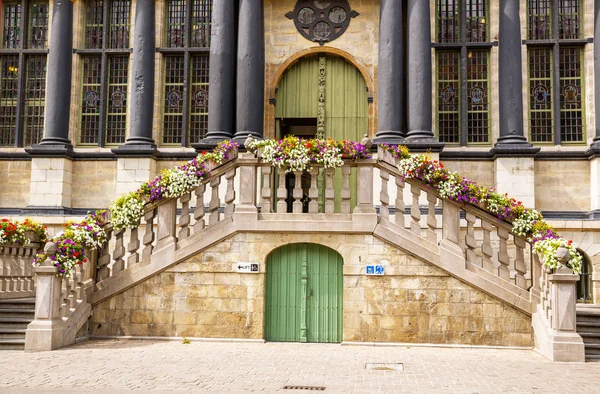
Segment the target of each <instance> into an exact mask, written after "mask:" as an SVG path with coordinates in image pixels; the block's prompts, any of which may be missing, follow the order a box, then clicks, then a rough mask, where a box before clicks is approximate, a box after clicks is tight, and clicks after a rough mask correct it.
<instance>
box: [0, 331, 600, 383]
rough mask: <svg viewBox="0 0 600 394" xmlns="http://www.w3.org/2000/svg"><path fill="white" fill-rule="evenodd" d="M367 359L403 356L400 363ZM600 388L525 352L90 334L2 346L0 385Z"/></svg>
mask: <svg viewBox="0 0 600 394" xmlns="http://www.w3.org/2000/svg"><path fill="white" fill-rule="evenodd" d="M366 363H403V365H404V371H392V370H368V369H365V364H366ZM286 385H300V386H324V387H325V388H326V389H325V392H326V393H544V394H545V393H561V394H565V393H600V363H585V364H583V363H581V364H566V363H551V362H549V361H547V360H546V359H545V358H543V357H542V356H540V355H539V354H537V353H535V352H533V351H529V350H509V349H475V348H432V347H380V346H377V347H373V346H340V345H328V344H297V343H266V344H259V343H231V342H227V343H218V342H192V343H191V344H182V343H181V342H168V341H139V340H93V341H89V342H84V343H81V344H78V345H75V346H72V347H69V348H66V349H62V350H58V351H54V352H43V353H24V352H22V351H2V352H0V392H2V393H40V392H86V393H88V392H102V393H111V392H125V391H132V390H137V391H143V392H147V391H160V392H165V391H175V392H179V391H192V392H217V393H224V392H234V393H242V392H255V391H260V392H285V393H289V394H294V393H308V392H315V391H303V390H289V389H288V390H284V389H283V387H284V386H286Z"/></svg>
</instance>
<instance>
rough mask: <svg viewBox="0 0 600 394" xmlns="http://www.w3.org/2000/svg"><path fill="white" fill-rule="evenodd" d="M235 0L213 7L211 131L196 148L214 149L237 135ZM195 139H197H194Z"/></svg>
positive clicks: (220, 2)
mask: <svg viewBox="0 0 600 394" xmlns="http://www.w3.org/2000/svg"><path fill="white" fill-rule="evenodd" d="M235 15H236V10H235V5H234V2H233V1H216V2H214V4H213V9H212V26H211V35H210V70H209V82H210V84H209V86H210V94H209V96H208V133H207V134H206V136H205V138H204V139H203V140H202V141H200V143H198V144H192V145H193V146H194V148H196V150H198V151H201V150H204V149H210V148H213V147H214V146H215V145H216V144H217V143H219V142H220V141H222V140H224V139H231V138H232V137H233V125H234V119H235V111H234V106H235V79H236V77H235V71H236V63H235V61H236V47H235V44H236V39H235V36H236V31H235V29H234V28H232V27H233V26H235ZM193 142H195V141H193Z"/></svg>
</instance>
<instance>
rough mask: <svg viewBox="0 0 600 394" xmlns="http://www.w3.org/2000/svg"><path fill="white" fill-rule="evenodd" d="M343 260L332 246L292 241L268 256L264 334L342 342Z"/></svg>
mask: <svg viewBox="0 0 600 394" xmlns="http://www.w3.org/2000/svg"><path fill="white" fill-rule="evenodd" d="M342 270H343V261H342V257H341V256H340V255H339V254H338V253H337V252H336V251H334V250H332V249H329V248H327V247H324V246H321V245H314V244H292V245H286V246H283V247H281V248H278V249H276V250H275V251H273V253H271V254H270V255H269V257H268V258H267V288H266V302H265V339H266V340H268V341H278V342H331V343H336V342H341V341H342V318H343V271H342Z"/></svg>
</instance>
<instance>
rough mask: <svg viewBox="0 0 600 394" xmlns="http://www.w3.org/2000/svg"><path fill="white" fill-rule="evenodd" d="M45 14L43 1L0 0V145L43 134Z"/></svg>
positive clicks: (21, 142) (27, 142)
mask: <svg viewBox="0 0 600 394" xmlns="http://www.w3.org/2000/svg"><path fill="white" fill-rule="evenodd" d="M24 10H27V11H28V12H24ZM48 14H49V5H48V2H47V1H27V0H21V1H10V0H9V1H5V2H3V3H2V19H1V23H2V24H1V29H2V40H1V41H0V42H1V44H2V45H1V47H0V146H2V147H10V146H23V145H32V144H37V143H39V141H40V140H41V138H42V136H43V130H44V109H45V96H46V92H45V90H46V57H47V47H48Z"/></svg>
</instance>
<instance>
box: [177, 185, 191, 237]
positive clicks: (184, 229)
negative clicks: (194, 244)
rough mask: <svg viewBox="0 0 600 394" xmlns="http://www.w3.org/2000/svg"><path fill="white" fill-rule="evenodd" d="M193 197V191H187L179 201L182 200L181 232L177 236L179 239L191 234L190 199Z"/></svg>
mask: <svg viewBox="0 0 600 394" xmlns="http://www.w3.org/2000/svg"><path fill="white" fill-rule="evenodd" d="M191 199H192V194H191V193H185V194H184V195H183V196H181V198H180V199H179V201H181V216H180V217H179V233H178V235H177V237H178V238H179V239H186V238H187V237H189V236H190V219H191V215H190V200H191Z"/></svg>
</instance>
